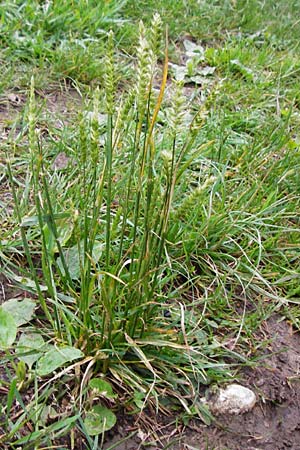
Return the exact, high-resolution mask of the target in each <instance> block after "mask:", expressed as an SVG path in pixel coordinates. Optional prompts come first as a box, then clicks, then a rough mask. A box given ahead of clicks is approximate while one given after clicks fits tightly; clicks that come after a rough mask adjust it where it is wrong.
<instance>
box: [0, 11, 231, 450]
mask: <svg viewBox="0 0 300 450" xmlns="http://www.w3.org/2000/svg"><path fill="white" fill-rule="evenodd" d="M161 29H162V25H161V20H160V17H159V16H158V15H155V16H154V18H153V23H152V26H151V28H150V29H149V30H146V29H145V27H144V25H143V23H140V37H139V44H138V48H137V61H136V71H135V80H134V81H133V83H132V86H131V87H130V88H129V89H128V92H125V93H122V94H120V93H119V91H118V77H117V74H116V69H115V63H114V45H113V42H114V39H113V34H112V33H109V35H108V41H107V54H106V58H105V61H104V65H105V84H104V87H103V88H101V89H96V91H95V92H94V94H93V100H92V104H91V103H89V104H88V105H87V107H86V109H84V108H83V111H82V112H81V113H80V114H79V126H78V130H77V144H76V147H75V148H73V154H72V164H71V167H69V170H68V172H67V173H65V174H63V173H62V174H60V173H58V172H57V171H56V170H55V169H53V166H51V165H50V164H49V162H48V161H47V158H46V156H45V151H44V148H43V141H42V139H41V137H40V136H39V135H38V133H37V132H36V130H37V120H38V116H37V110H36V107H35V100H34V81H33V80H32V84H31V92H30V101H29V108H28V113H27V119H28V140H29V150H30V161H31V162H30V164H31V166H30V169H31V176H30V178H29V183H30V186H31V193H32V195H31V198H28V202H29V206H30V207H31V204H32V202H33V203H34V210H32V212H31V214H29V215H27V216H26V217H22V212H21V209H20V207H19V206H18V205H19V203H18V190H17V187H16V185H15V183H14V175H13V172H12V168H11V165H10V163H9V162H8V172H9V177H10V181H11V185H12V189H13V193H14V197H15V204H16V215H17V218H18V221H19V224H20V230H21V238H22V241H23V246H24V252H25V255H26V257H27V262H28V268H29V272H28V273H27V277H29V278H31V279H32V280H33V281H34V285H35V288H32V287H31V289H33V292H35V293H36V295H37V302H38V304H39V305H40V307H41V311H40V314H39V315H38V317H39V320H40V321H42V323H43V327H44V332H45V333H46V334H47V336H48V344H49V343H50V341H51V343H52V344H53V343H54V347H53V345H52V347H51V348H50V350H49V347H46V350H45V352H42V353H41V354H40V355H39V357H38V358H37V362H36V366H35V369H34V371H33V373H34V374H35V376H40V377H41V376H49V375H50V372H51V368H52V370H53V369H60V372H59V373H58V374H56V375H55V376H54V377H53V378H52V379H51V380H50V381H46V382H45V384H44V385H43V386H42V388H38V387H37V388H36V390H37V393H38V395H39V396H40V397H38V400H36V401H37V403H38V405H36V411H41V410H39V408H42V406H45V405H46V403H47V392H49V390H50V391H51V381H53V382H54V384H55V383H57V380H59V379H60V378H63V377H65V376H66V375H67V373H68V372H69V373H72V371H74V370H75V375H76V380H77V381H76V382H75V384H73V383H71V382H70V385H71V386H72V387H73V389H74V392H76V393H77V397H76V400H75V404H73V405H72V407H71V410H72V412H73V414H75V413H77V412H78V411H79V413H82V414H83V417H85V412H84V411H85V410H86V421H85V422H83V421H82V420H81V419H80V423H81V425H80V426H81V429H82V431H83V432H84V433H85V434H86V435H87V436H89V435H93V434H95V435H98V434H101V431H105V430H106V429H108V428H109V426H107V425H105V423H104V425H103V421H102V422H101V423H102V425H103V429H101V430H99V427H98V428H97V429H96V432H94V431H95V430H93V429H92V430H91V425H90V422H91V420H92V419H91V420H89V418H90V417H92V418H93V417H94V418H95V416H96V417H98V416H99V415H100V416H101V414H102V413H103V410H102V409H101V408H102V407H101V406H99V407H98V406H97V405H96V406H97V407H95V408H96V409H95V408H93V396H92V394H91V390H90V389H89V380H90V378H91V377H93V376H94V377H95V376H98V377H100V378H96V380H99V379H100V380H102V381H103V382H106V383H107V381H110V382H111V383H112V386H114V391H115V392H114V395H112V396H109V395H107V394H102V397H104V404H107V403H109V405H110V406H111V407H113V406H115V405H116V400H115V398H116V395H115V393H117V394H119V396H120V397H123V399H124V398H125V399H126V401H129V402H133V403H132V405H134V404H135V407H137V408H138V409H139V410H142V409H143V408H144V407H145V406H147V405H148V406H151V405H152V407H154V408H156V410H158V409H161V410H162V411H167V410H168V409H169V408H170V407H172V404H173V407H175V408H178V407H180V408H182V407H183V408H184V410H185V412H186V413H187V414H188V415H194V414H196V415H199V416H200V417H203V418H205V420H208V417H209V413H208V412H207V411H206V409H205V407H204V406H203V405H202V404H201V402H200V400H199V389H198V388H199V385H200V384H207V383H208V382H209V381H211V380H217V379H222V378H224V377H226V376H228V373H227V368H226V366H225V364H224V362H223V361H222V356H221V355H222V353H224V351H223V350H221V351H220V359H219V360H217V359H214V357H215V356H217V354H218V348H217V347H218V346H216V345H215V344H214V343H213V341H209V340H207V339H206V338H205V335H204V333H201V332H200V331H199V330H200V329H199V323H200V321H201V313H200V314H199V315H198V314H196V315H194V314H191V313H190V312H189V311H188V310H187V308H186V306H185V305H184V304H183V302H182V301H181V299H180V289H179V290H177V289H176V288H174V283H173V281H174V279H175V278H178V276H180V272H179V275H178V271H179V269H178V268H179V267H180V264H182V263H180V262H179V261H176V259H174V258H173V257H172V254H171V253H170V250H172V242H170V241H169V238H170V236H169V235H170V223H171V222H172V221H173V222H174V221H177V217H176V214H175V213H174V212H172V208H173V198H174V197H175V196H177V197H179V195H180V194H179V192H178V189H179V188H180V186H181V179H182V178H183V175H184V174H185V171H186V169H187V168H188V167H189V166H190V164H191V162H192V161H193V159H195V157H196V156H197V155H199V154H200V153H201V151H202V149H203V148H205V147H207V144H206V143H205V144H200V145H199V144H197V145H196V144H195V142H196V138H197V136H198V134H199V133H201V128H202V124H203V114H202V111H201V110H200V111H199V113H198V114H196V115H195V117H194V118H193V120H191V121H190V122H189V123H185V122H184V121H185V116H186V114H185V113H186V105H185V99H184V97H183V95H182V93H181V86H180V84H178V83H177V84H175V85H174V89H173V91H174V92H173V97H172V99H171V100H170V101H169V104H167V105H165V108H164V109H165V110H166V111H167V113H166V114H165V115H161V108H162V104H163V101H164V93H165V89H166V85H167V75H168V56H167V51H166V52H165V55H164V65H163V67H162V68H161V67H160V66H159V65H158V63H157V60H158V57H159V56H161V54H160V51H161V50H160V49H161V34H162V33H161ZM158 80H160V87H159V88H155V86H157V83H158ZM160 115H161V116H160ZM70 173H71V175H70ZM188 202H189V199H187V200H184V199H183V200H182V203H183V205H185V204H187V203H188ZM182 208H185V206H182ZM173 237H174V238H176V234H175V236H173ZM33 255H35V256H33ZM183 270H184V271H185V274H186V273H188V269H183ZM187 276H188V275H187ZM190 330H194V332H193V333H190ZM49 338H50V340H49ZM26 342H27V341H26ZM30 345H32V344H28V343H27V344H26V345H25V347H24V346H22V345H21V349H23V350H24V349H25V350H26V349H27V351H29V354H31V353H32V352H33V351H34V349H33V347H30ZM45 345H46V344H45ZM57 352H59V357H58V355H57ZM17 354H18V356H19V357H20V358H22V351H21V353H20V350H19V352H18V351H17ZM25 354H26V352H25ZM41 355H42V356H41ZM57 357H58V360H59V361H58V363H57V364H56V365H55V364H54V366H53V360H54V359H57ZM79 358H81V360H80V361H79V362H77V363H75V364H74V363H73V364H72V365H71V366H70V367H68V366H67V367H66V368H64V369H63V368H62V367H63V366H65V365H66V364H67V363H69V362H71V361H74V360H76V359H77V360H78V359H79ZM48 364H50V368H49V366H48ZM30 379H32V378H31V377H30ZM35 379H36V380H37V378H35ZM93 379H95V378H93ZM105 380H106V381H105ZM45 386H46V388H45ZM107 389H111V387H110V388H107V385H106V387H105V391H107ZM100 391H101V389H100ZM124 395H125V397H124ZM100 396H101V394H100ZM171 398H173V400H169V399H171ZM43 399H44V400H43ZM129 404H130V403H129ZM176 405H177V406H176ZM97 408H98V409H97ZM99 408H100V410H99ZM131 408H132V407H131ZM99 411H100V412H99ZM101 411H102V412H101ZM105 411H106V412H105V414H106V416H105V420H107V421H109V420H110V418H111V417H110V416H109V415H108V416H107V414H108V412H107V410H105ZM24 414H25V416H23V421H26V420H28V419H29V420H32V417H30V418H28V415H27V413H26V412H25V413H24ZM37 414H38V412H37ZM24 417H26V419H25V418H24ZM77 418H78V416H77V415H73V416H72V417H71V418H70V424H69V425H70V426H71V425H72V424H73V422H74V421H75V420H77ZM99 420H100V419H99ZM35 423H38V421H37V422H35ZM58 423H60V424H61V426H60V427H59V426H58V428H59V429H63V430H65V427H67V426H68V424H66V423H65V419H64V420H62V421H58ZM113 423H114V420H113V421H112V423H111V426H112V425H113ZM22 424H24V422H22V421H20V422H19V427H17V429H19V428H20V427H21V425H22ZM13 431H14V428H13V427H10V431H9V432H8V436H9V438H10V439H11V438H12V436H13V435H14V432H13ZM45 435H46V431H45V428H43V432H41V431H40V432H39V433H38V430H37V434H36V435H35V438H34V439H36V441H37V442H38V441H39V442H42V441H43V439H44V437H45ZM28 439H29V440H27V441H26V438H21V439H16V441H15V443H16V445H17V444H22V443H28V442H31V441H32V440H33V438H28ZM87 439H89V438H87Z"/></svg>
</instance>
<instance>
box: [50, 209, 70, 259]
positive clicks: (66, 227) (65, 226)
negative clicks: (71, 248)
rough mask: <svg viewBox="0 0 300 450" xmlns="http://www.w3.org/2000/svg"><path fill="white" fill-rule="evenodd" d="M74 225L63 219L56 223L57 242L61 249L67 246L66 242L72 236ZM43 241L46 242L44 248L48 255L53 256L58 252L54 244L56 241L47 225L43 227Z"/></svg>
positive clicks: (68, 219)
mask: <svg viewBox="0 0 300 450" xmlns="http://www.w3.org/2000/svg"><path fill="white" fill-rule="evenodd" d="M73 228H74V225H73V223H72V222H71V221H70V218H67V219H64V220H58V221H57V222H56V229H57V233H58V241H59V243H60V245H61V246H62V247H63V246H65V245H66V244H67V242H68V240H69V239H70V237H71V236H72V233H73ZM43 231H44V236H45V241H46V247H47V250H48V252H49V253H50V254H52V255H53V254H54V253H57V252H58V246H57V243H56V239H55V237H54V234H53V232H52V229H51V226H49V224H48V223H46V224H45V225H44V227H43Z"/></svg>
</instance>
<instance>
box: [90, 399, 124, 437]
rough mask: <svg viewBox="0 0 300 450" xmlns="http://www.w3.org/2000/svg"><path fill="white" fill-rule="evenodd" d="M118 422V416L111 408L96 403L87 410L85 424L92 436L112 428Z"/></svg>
mask: <svg viewBox="0 0 300 450" xmlns="http://www.w3.org/2000/svg"><path fill="white" fill-rule="evenodd" d="M116 422H117V418H116V416H115V414H114V413H113V412H112V411H111V410H110V409H108V408H106V407H105V406H100V405H96V406H94V407H93V409H92V410H91V411H88V412H87V414H86V418H85V420H84V425H85V427H86V430H87V432H88V434H89V435H90V436H96V435H97V434H101V433H104V432H105V431H108V430H110V429H111V428H112V427H113V426H115V424H116Z"/></svg>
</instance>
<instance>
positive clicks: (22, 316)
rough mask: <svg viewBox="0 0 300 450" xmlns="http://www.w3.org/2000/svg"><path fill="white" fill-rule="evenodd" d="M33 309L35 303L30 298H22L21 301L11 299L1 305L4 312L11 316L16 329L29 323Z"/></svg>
mask: <svg viewBox="0 0 300 450" xmlns="http://www.w3.org/2000/svg"><path fill="white" fill-rule="evenodd" d="M35 307H36V304H35V302H34V301H33V300H31V299H30V298H24V299H23V300H19V299H17V298H12V299H10V300H8V301H7V302H4V303H3V304H2V308H3V309H4V311H6V312H9V313H10V314H11V315H12V316H13V318H14V320H15V322H16V325H17V327H19V326H21V325H24V324H25V323H27V322H30V320H31V319H32V318H33V315H34V309H35Z"/></svg>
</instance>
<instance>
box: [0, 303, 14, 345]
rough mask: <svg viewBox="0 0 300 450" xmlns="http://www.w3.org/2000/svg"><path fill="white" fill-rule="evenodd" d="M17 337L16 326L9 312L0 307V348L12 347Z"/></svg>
mask: <svg viewBox="0 0 300 450" xmlns="http://www.w3.org/2000/svg"><path fill="white" fill-rule="evenodd" d="M16 336H17V324H16V322H15V319H14V318H13V316H12V315H11V313H10V312H8V311H5V310H4V309H3V306H0V348H1V349H5V348H9V347H11V346H12V344H13V343H14V341H15V339H16Z"/></svg>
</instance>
